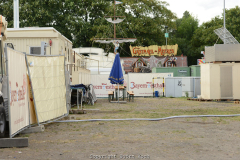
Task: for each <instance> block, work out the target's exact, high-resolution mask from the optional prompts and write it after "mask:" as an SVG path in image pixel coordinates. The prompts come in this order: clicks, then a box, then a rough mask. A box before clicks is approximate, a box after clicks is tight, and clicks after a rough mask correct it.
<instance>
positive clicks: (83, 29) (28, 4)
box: [0, 0, 176, 52]
mask: <svg viewBox="0 0 240 160" xmlns="http://www.w3.org/2000/svg"><path fill="white" fill-rule="evenodd" d="M122 2H123V4H122V5H116V15H119V16H125V17H126V18H125V21H124V23H121V24H119V25H117V27H116V29H117V37H119V38H123V37H124V38H125V37H131V38H137V39H138V41H137V42H136V43H135V45H136V44H140V45H145V46H148V45H153V44H158V45H161V44H162V43H163V42H164V33H163V29H164V26H165V25H168V26H169V27H170V28H175V23H174V22H173V20H174V19H175V18H176V17H175V15H174V14H173V13H172V12H171V11H170V10H168V9H167V8H166V6H167V3H166V2H161V1H158V0H122ZM19 7H20V9H19V13H20V15H19V17H20V27H33V26H39V27H54V28H56V29H57V30H58V31H59V32H60V33H62V34H63V35H64V36H66V37H67V38H68V39H70V40H72V41H73V46H74V47H91V46H100V47H103V48H104V45H100V44H96V43H93V38H94V37H101V38H102V37H109V36H110V37H113V25H111V24H109V23H108V22H107V21H106V20H105V19H104V16H106V15H108V16H110V15H112V16H113V15H114V9H113V0H41V1H32V0H21V1H20V4H19ZM0 13H2V14H3V15H4V16H5V17H6V18H7V20H8V22H9V27H13V1H9V0H3V2H2V3H1V4H0ZM129 45H130V44H125V45H123V46H122V48H124V49H123V50H122V51H123V52H129ZM110 47H111V48H112V46H110ZM105 48H106V45H105Z"/></svg>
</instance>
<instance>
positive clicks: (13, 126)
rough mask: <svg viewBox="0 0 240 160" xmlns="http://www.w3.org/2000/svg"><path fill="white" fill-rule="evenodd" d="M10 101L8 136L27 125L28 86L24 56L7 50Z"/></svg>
mask: <svg viewBox="0 0 240 160" xmlns="http://www.w3.org/2000/svg"><path fill="white" fill-rule="evenodd" d="M7 56H8V64H7V65H8V75H9V92H10V93H9V96H10V97H9V101H10V106H9V107H10V112H9V114H10V116H9V117H10V119H9V127H10V135H13V134H15V133H17V132H18V131H19V130H21V129H22V128H24V127H26V126H28V125H29V107H28V84H27V72H26V60H25V55H24V54H23V53H21V52H17V51H15V50H12V49H10V48H8V49H7Z"/></svg>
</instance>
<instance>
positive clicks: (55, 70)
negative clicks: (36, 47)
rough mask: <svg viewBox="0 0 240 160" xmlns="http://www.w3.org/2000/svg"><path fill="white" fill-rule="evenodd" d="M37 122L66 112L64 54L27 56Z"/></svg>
mask: <svg viewBox="0 0 240 160" xmlns="http://www.w3.org/2000/svg"><path fill="white" fill-rule="evenodd" d="M27 60H28V65H29V72H30V78H31V83H32V89H33V98H34V101H35V104H36V106H35V107H36V115H37V119H38V122H39V123H41V122H46V121H49V120H52V119H55V118H58V117H61V116H64V115H66V114H67V106H66V84H65V72H64V56H32V55H28V56H27Z"/></svg>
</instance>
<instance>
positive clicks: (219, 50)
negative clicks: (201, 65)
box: [205, 44, 240, 62]
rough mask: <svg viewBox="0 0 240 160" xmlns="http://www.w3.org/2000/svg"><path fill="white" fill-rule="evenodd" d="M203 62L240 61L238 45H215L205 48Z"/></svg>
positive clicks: (239, 46) (239, 47) (239, 45)
mask: <svg viewBox="0 0 240 160" xmlns="http://www.w3.org/2000/svg"><path fill="white" fill-rule="evenodd" d="M205 61H206V62H217V61H223V62H229V61H230V62H232V61H240V44H215V45H214V46H211V47H205Z"/></svg>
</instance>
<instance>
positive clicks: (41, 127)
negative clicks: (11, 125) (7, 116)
mask: <svg viewBox="0 0 240 160" xmlns="http://www.w3.org/2000/svg"><path fill="white" fill-rule="evenodd" d="M44 130H45V127H44V125H39V126H36V127H31V128H28V129H25V130H24V131H22V132H21V133H22V134H27V133H38V132H44Z"/></svg>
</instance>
